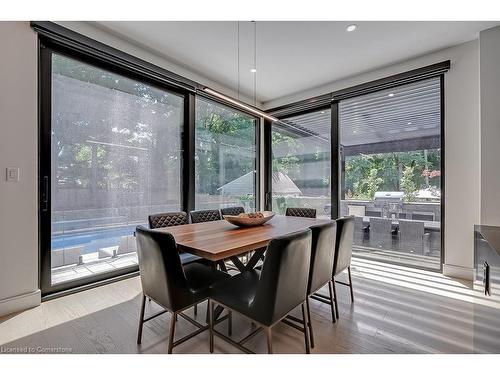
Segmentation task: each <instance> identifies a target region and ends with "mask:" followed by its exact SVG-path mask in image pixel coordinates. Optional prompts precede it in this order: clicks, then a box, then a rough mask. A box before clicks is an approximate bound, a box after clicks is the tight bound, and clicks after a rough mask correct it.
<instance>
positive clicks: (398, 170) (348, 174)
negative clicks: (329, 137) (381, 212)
mask: <svg viewBox="0 0 500 375" xmlns="http://www.w3.org/2000/svg"><path fill="white" fill-rule="evenodd" d="M440 163H441V152H440V150H439V149H436V150H428V151H427V162H426V160H425V152H424V151H423V150H422V151H408V152H391V153H384V154H370V155H363V154H360V155H355V156H349V157H347V158H346V162H345V192H346V198H351V199H373V193H374V192H375V191H404V192H405V200H407V201H411V200H415V196H416V192H417V191H418V190H420V189H424V188H433V189H439V188H440V185H441V184H440V177H439V176H440V174H439V173H438V171H439V170H440ZM429 170H432V171H433V172H434V173H432V176H435V177H433V178H430V179H426V177H425V175H426V174H427V175H431V173H430V172H426V171H429ZM427 180H428V181H429V185H427ZM374 189H375V190H374Z"/></svg>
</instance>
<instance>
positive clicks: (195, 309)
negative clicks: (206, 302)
mask: <svg viewBox="0 0 500 375" xmlns="http://www.w3.org/2000/svg"><path fill="white" fill-rule="evenodd" d="M193 310H194V311H193V312H194V315H198V304H196V305H194V309H193Z"/></svg>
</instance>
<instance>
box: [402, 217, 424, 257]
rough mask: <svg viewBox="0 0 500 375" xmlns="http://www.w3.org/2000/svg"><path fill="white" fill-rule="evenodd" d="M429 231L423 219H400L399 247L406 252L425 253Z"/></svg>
mask: <svg viewBox="0 0 500 375" xmlns="http://www.w3.org/2000/svg"><path fill="white" fill-rule="evenodd" d="M428 242H429V233H425V227H424V222H423V221H415V220H399V248H400V250H402V251H405V252H411V253H417V254H421V255H424V254H425V253H426V251H425V244H426V243H428Z"/></svg>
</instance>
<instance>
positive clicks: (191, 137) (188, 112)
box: [182, 93, 196, 213]
mask: <svg viewBox="0 0 500 375" xmlns="http://www.w3.org/2000/svg"><path fill="white" fill-rule="evenodd" d="M184 104H185V114H184V116H185V117H184V132H183V139H182V141H183V152H182V177H183V178H182V208H183V210H184V211H186V212H188V213H189V212H190V211H192V210H194V209H195V170H194V169H195V147H196V146H195V111H196V97H195V95H194V94H191V93H190V94H188V95H187V96H186V101H185V103H184Z"/></svg>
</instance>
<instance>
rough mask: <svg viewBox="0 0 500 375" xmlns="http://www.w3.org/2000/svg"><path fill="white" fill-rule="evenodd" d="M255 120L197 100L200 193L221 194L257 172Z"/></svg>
mask: <svg viewBox="0 0 500 375" xmlns="http://www.w3.org/2000/svg"><path fill="white" fill-rule="evenodd" d="M255 142H256V133H255V120H254V118H253V117H250V116H248V115H245V114H243V113H241V112H237V111H235V110H232V109H230V108H228V107H225V106H222V105H220V104H218V103H215V102H212V101H210V100H206V99H197V105H196V155H195V167H196V169H195V170H196V172H195V174H196V175H195V177H196V180H197V181H198V184H197V192H198V193H204V194H210V195H218V194H219V191H218V190H217V189H218V188H219V187H221V186H223V185H224V184H227V183H228V182H231V181H233V180H235V179H237V178H238V177H241V176H243V175H245V174H247V173H249V172H252V171H254V170H256V165H255V158H256V155H255Z"/></svg>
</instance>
